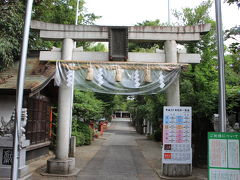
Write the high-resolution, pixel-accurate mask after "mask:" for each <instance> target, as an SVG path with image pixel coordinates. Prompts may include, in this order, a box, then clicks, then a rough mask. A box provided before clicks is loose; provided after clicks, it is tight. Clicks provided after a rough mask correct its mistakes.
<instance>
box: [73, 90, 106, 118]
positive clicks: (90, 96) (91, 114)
mask: <svg viewBox="0 0 240 180" xmlns="http://www.w3.org/2000/svg"><path fill="white" fill-rule="evenodd" d="M103 112H104V103H103V102H102V101H101V100H98V99H96V98H95V96H94V93H92V92H81V91H79V90H75V91H74V107H73V114H74V115H75V116H76V117H77V118H78V119H79V120H83V121H84V122H88V123H89V122H90V121H96V120H98V119H100V118H101V117H103Z"/></svg>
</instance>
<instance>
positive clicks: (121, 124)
mask: <svg viewBox="0 0 240 180" xmlns="http://www.w3.org/2000/svg"><path fill="white" fill-rule="evenodd" d="M129 123H130V122H129V121H126V120H119V119H118V120H115V121H113V122H112V125H111V128H110V130H108V131H107V133H109V134H110V135H111V136H110V137H109V138H108V140H107V141H106V142H104V143H103V146H102V148H101V149H100V150H99V151H98V152H97V154H96V155H95V156H94V158H93V159H92V160H91V161H90V162H89V163H88V165H87V166H86V167H84V168H83V169H82V171H80V173H79V175H78V176H77V177H78V179H84V180H85V179H86V180H88V179H89V180H90V179H91V180H97V179H101V180H105V179H106V180H110V179H113V180H124V179H126V180H138V179H141V180H144V179H146V180H157V179H159V178H158V176H157V174H156V172H155V171H154V170H153V169H152V168H151V167H150V166H149V165H148V163H147V161H146V159H145V158H144V156H143V154H142V152H141V151H140V149H139V147H138V144H137V142H136V140H137V139H140V138H141V137H142V136H139V135H138V134H136V132H135V131H134V129H133V128H132V127H130V125H129Z"/></svg>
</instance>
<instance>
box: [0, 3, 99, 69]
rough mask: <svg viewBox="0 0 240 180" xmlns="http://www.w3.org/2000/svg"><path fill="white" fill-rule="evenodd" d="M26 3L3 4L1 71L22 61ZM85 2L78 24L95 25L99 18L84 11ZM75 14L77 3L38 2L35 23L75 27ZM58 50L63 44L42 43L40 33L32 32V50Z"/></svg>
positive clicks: (33, 15) (30, 47)
mask: <svg viewBox="0 0 240 180" xmlns="http://www.w3.org/2000/svg"><path fill="white" fill-rule="evenodd" d="M25 3H26V1H24V0H18V1H8V0H4V1H1V6H0V17H1V19H0V28H1V31H0V71H2V70H3V69H4V68H7V67H10V66H11V65H12V64H13V62H14V61H16V60H19V57H20V51H21V43H22V37H23V33H22V32H23V24H24V15H25ZM84 4H85V2H84V1H83V0H80V6H79V12H80V15H79V18H78V24H93V23H94V21H95V20H96V19H97V18H100V16H96V15H95V14H93V13H89V12H88V11H87V9H86V8H85V7H84ZM75 13H76V1H75V0H61V1H59V0H44V1H43V0H35V1H34V5H33V11H32V19H34V20H41V21H45V22H51V23H60V24H74V22H75ZM53 45H54V46H59V45H60V42H50V41H43V40H41V39H40V38H39V36H38V33H36V32H31V33H30V39H29V49H30V50H46V49H49V48H51V47H52V46H53Z"/></svg>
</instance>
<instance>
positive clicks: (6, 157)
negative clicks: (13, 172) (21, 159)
mask: <svg viewBox="0 0 240 180" xmlns="http://www.w3.org/2000/svg"><path fill="white" fill-rule="evenodd" d="M2 152H3V153H2V165H12V161H13V150H12V149H3V151H2Z"/></svg>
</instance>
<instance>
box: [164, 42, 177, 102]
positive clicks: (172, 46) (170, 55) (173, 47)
mask: <svg viewBox="0 0 240 180" xmlns="http://www.w3.org/2000/svg"><path fill="white" fill-rule="evenodd" d="M164 50H165V55H166V63H177V43H176V41H174V40H169V41H165V43H164ZM166 91H167V105H168V106H180V91H179V78H177V79H176V80H175V82H174V83H172V84H171V85H170V86H169V88H167V90H166Z"/></svg>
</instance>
